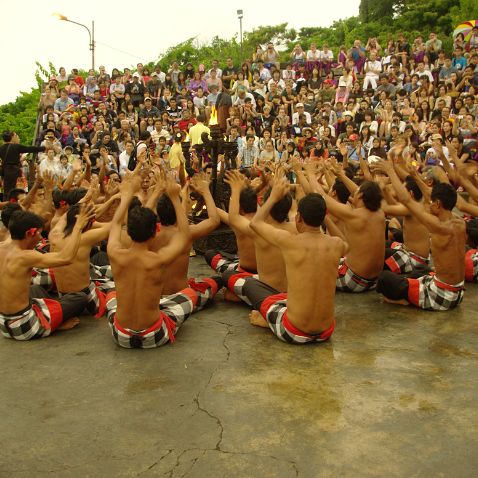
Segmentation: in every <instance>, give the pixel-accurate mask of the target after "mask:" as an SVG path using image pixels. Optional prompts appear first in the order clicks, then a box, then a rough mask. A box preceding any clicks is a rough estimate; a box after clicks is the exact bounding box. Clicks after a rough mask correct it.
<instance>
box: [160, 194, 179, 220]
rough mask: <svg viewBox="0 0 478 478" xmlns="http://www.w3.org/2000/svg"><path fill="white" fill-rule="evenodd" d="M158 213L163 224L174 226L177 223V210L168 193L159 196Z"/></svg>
mask: <svg viewBox="0 0 478 478" xmlns="http://www.w3.org/2000/svg"><path fill="white" fill-rule="evenodd" d="M156 213H157V215H158V218H159V222H160V223H161V225H162V226H173V225H174V224H176V221H177V218H176V211H175V210H174V206H173V203H172V201H171V199H169V196H168V195H167V194H162V195H161V197H160V198H159V201H158V204H157V205H156Z"/></svg>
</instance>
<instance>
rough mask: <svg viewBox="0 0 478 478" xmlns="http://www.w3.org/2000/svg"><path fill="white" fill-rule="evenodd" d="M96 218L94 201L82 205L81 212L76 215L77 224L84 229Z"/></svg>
mask: <svg viewBox="0 0 478 478" xmlns="http://www.w3.org/2000/svg"><path fill="white" fill-rule="evenodd" d="M94 219H95V207H94V205H93V203H92V202H88V203H84V204H82V205H81V206H80V212H79V213H78V216H76V224H77V225H78V226H79V227H80V229H83V228H84V227H85V226H86V225H87V224H88V223H89V222H90V221H93V220H94Z"/></svg>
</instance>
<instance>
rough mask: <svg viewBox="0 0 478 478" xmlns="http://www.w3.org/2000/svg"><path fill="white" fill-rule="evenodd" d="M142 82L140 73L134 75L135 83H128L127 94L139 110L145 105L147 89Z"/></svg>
mask: <svg viewBox="0 0 478 478" xmlns="http://www.w3.org/2000/svg"><path fill="white" fill-rule="evenodd" d="M139 80H140V76H139V73H138V72H136V73H133V81H131V82H129V83H126V86H125V92H126V93H129V95H130V96H131V102H132V103H133V105H134V106H135V108H138V107H139V105H140V104H141V103H143V98H144V93H145V87H144V85H143V83H142V82H141V81H139Z"/></svg>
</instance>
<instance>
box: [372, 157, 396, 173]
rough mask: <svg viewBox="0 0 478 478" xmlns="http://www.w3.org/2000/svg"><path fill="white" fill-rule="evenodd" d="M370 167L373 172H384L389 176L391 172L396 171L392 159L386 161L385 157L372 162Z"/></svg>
mask: <svg viewBox="0 0 478 478" xmlns="http://www.w3.org/2000/svg"><path fill="white" fill-rule="evenodd" d="M370 169H371V170H372V172H373V173H384V174H386V175H387V176H388V175H389V173H391V172H392V171H394V169H393V163H392V162H391V161H384V160H383V159H381V160H379V161H375V162H374V163H372V164H371V165H370Z"/></svg>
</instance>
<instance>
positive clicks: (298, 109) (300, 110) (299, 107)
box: [292, 103, 312, 125]
mask: <svg viewBox="0 0 478 478" xmlns="http://www.w3.org/2000/svg"><path fill="white" fill-rule="evenodd" d="M300 115H305V120H306V123H307V124H308V125H310V124H312V117H311V115H310V113H308V112H307V111H305V108H304V103H297V104H296V105H295V112H294V113H293V114H292V124H298V123H299V116H300Z"/></svg>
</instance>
